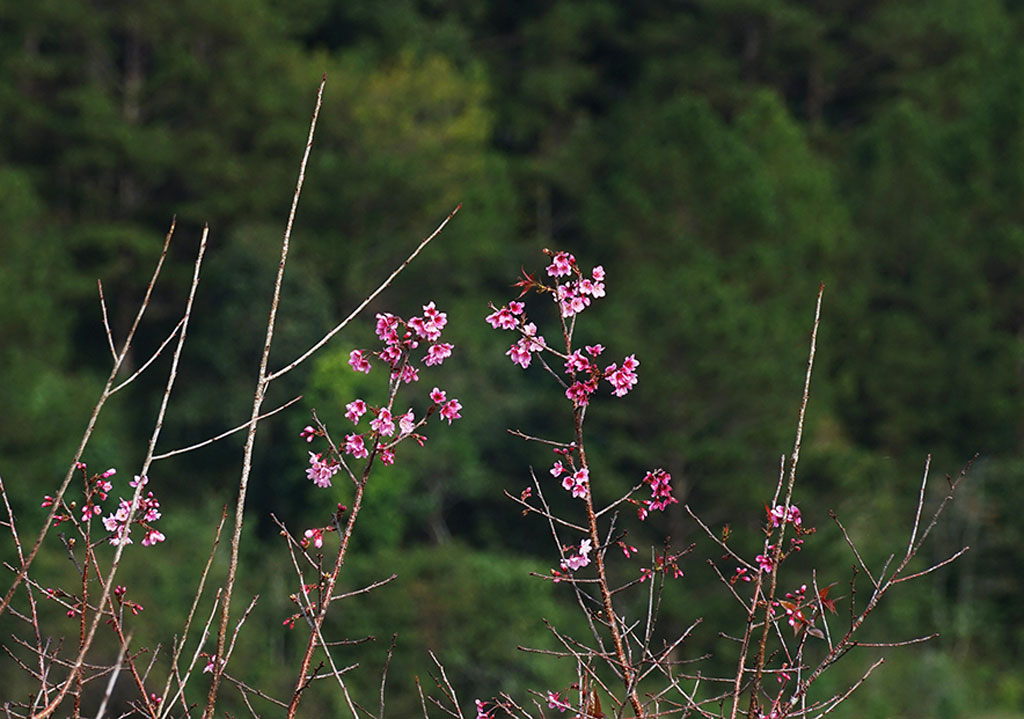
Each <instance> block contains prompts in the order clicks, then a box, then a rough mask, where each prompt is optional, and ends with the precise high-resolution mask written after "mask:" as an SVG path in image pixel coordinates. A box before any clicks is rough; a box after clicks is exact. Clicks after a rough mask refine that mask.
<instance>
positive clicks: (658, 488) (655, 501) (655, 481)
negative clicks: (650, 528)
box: [637, 469, 678, 520]
mask: <svg viewBox="0 0 1024 719" xmlns="http://www.w3.org/2000/svg"><path fill="white" fill-rule="evenodd" d="M643 483H644V484H646V485H647V486H649V487H650V488H651V498H650V499H645V500H643V504H642V505H641V506H640V507H639V508H638V509H637V515H638V516H639V517H640V519H641V520H644V519H647V515H648V514H649V513H650V512H654V511H658V512H663V511H665V508H666V507H668V505H670V504H677V503H678V500H677V499H676V498H675V497H673V496H672V475H671V474H669V473H668V472H666V471H665V470H663V469H656V470H654V471H653V472H648V473H647V476H645V477H644V479H643Z"/></svg>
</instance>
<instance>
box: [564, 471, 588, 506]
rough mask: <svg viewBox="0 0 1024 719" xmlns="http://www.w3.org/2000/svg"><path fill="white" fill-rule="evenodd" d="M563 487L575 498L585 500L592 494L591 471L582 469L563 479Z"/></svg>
mask: <svg viewBox="0 0 1024 719" xmlns="http://www.w3.org/2000/svg"><path fill="white" fill-rule="evenodd" d="M562 487H563V488H564V489H565V490H566V491H568V492H571V493H572V496H573V497H576V498H579V499H585V498H586V497H587V495H588V494H589V492H590V470H588V469H587V468H586V467H581V468H580V469H578V470H576V471H575V472H573V473H572V474H567V475H566V476H565V477H563V478H562Z"/></svg>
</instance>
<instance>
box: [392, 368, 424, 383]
mask: <svg viewBox="0 0 1024 719" xmlns="http://www.w3.org/2000/svg"><path fill="white" fill-rule="evenodd" d="M391 376H392V377H393V378H395V379H400V380H402V382H404V383H405V384H412V383H413V382H419V379H420V371H419V370H418V369H416V368H415V367H413V366H412V365H411V364H405V365H402V368H401V369H400V370H398V371H396V372H392V374H391Z"/></svg>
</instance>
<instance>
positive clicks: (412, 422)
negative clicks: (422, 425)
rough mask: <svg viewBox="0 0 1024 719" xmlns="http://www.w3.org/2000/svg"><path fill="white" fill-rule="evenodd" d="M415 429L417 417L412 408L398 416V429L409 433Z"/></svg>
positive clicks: (403, 432)
mask: <svg viewBox="0 0 1024 719" xmlns="http://www.w3.org/2000/svg"><path fill="white" fill-rule="evenodd" d="M414 429H416V418H415V416H414V415H413V413H412V410H411V409H410V410H409V411H408V412H406V413H405V414H403V415H400V416H399V417H398V430H399V431H400V432H401V433H402V434H409V433H410V432H412V431H413V430H414Z"/></svg>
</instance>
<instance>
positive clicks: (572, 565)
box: [561, 539, 593, 572]
mask: <svg viewBox="0 0 1024 719" xmlns="http://www.w3.org/2000/svg"><path fill="white" fill-rule="evenodd" d="M591 550H593V546H592V544H591V542H590V540H589V539H584V540H582V541H581V542H580V547H579V551H577V552H576V553H575V554H570V555H569V556H568V557H566V558H565V559H563V560H562V561H561V567H562V570H563V571H566V572H570V571H571V572H575V571H576V570H577V569H579V568H581V567H585V566H587V565H588V564H590V552H591Z"/></svg>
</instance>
